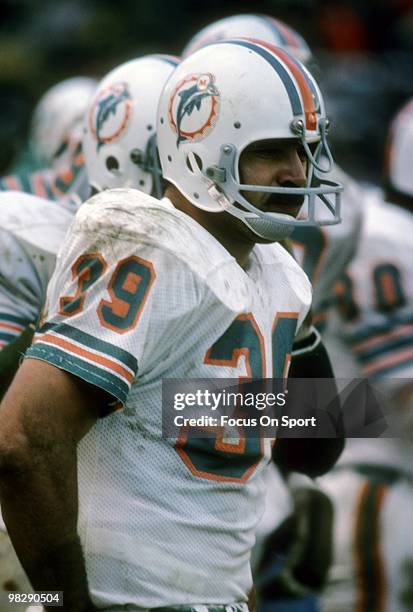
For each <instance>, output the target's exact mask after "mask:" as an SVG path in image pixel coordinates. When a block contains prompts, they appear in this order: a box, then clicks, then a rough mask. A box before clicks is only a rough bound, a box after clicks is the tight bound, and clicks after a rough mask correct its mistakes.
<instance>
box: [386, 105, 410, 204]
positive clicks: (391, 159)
mask: <svg viewBox="0 0 413 612" xmlns="http://www.w3.org/2000/svg"><path fill="white" fill-rule="evenodd" d="M412 159H413V100H410V101H409V102H407V104H405V105H404V106H403V107H402V108H401V109H400V111H399V112H398V113H397V115H396V116H395V118H394V119H393V121H392V123H391V126H390V129H389V134H388V139H387V145H386V154H385V168H384V174H385V180H386V181H387V183H388V185H389V186H390V187H391V188H392V189H394V190H396V191H398V192H400V193H401V194H403V195H407V196H409V197H413V172H412Z"/></svg>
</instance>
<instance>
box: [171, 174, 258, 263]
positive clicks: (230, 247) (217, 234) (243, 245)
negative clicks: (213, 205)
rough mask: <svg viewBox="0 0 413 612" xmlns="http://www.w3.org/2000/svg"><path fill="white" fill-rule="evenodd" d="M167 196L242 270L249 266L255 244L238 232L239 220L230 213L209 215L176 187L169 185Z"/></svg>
mask: <svg viewBox="0 0 413 612" xmlns="http://www.w3.org/2000/svg"><path fill="white" fill-rule="evenodd" d="M165 196H166V197H167V198H169V199H170V201H171V202H172V204H173V205H174V206H175V208H177V209H178V210H180V211H182V212H183V213H185V214H186V215H188V216H190V217H191V218H192V219H194V220H195V221H196V222H197V223H199V224H200V225H202V227H203V228H204V229H206V231H207V232H209V233H210V234H211V235H212V236H213V237H214V238H215V239H216V240H218V242H219V243H220V244H222V246H223V247H224V249H226V250H227V251H228V252H229V253H230V254H231V255H232V256H233V257H234V258H235V259H236V260H237V262H238V264H239V265H240V266H241V267H242V268H246V267H247V265H248V261H249V257H250V254H251V251H252V249H253V248H254V242H252V241H251V240H250V239H248V237H245V236H244V235H242V233H241V232H239V231H236V228H235V226H236V225H237V222H238V219H236V218H235V217H232V216H231V215H229V214H228V213H224V212H223V213H209V212H207V211H204V210H201V209H200V208H197V207H196V206H194V205H193V204H191V203H190V202H188V200H187V199H186V198H185V197H184V196H183V195H182V194H181V193H180V191H178V189H177V188H176V187H175V186H174V185H168V187H167V189H166V191H165Z"/></svg>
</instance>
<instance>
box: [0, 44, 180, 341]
mask: <svg viewBox="0 0 413 612" xmlns="http://www.w3.org/2000/svg"><path fill="white" fill-rule="evenodd" d="M176 64H177V59H176V58H173V57H170V56H167V55H150V56H146V57H143V58H139V59H136V60H132V61H130V62H126V63H125V64H122V65H121V66H118V67H117V68H116V69H114V70H112V71H111V72H110V73H109V74H108V75H107V76H106V77H105V78H104V79H103V80H102V82H101V83H100V84H99V86H98V87H95V90H96V91H95V95H94V96H93V97H92V99H91V100H89V106H86V108H85V109H84V110H86V111H87V120H86V122H85V135H84V146H85V149H86V152H87V153H89V155H88V159H89V163H88V165H87V173H88V180H89V183H90V185H91V186H92V188H94V189H96V190H100V189H104V188H108V187H112V186H117V187H122V186H129V185H131V186H134V187H139V188H140V189H141V190H143V191H145V192H146V193H156V194H157V195H159V190H160V177H161V172H160V167H159V162H158V161H157V158H156V149H155V147H154V145H153V142H154V138H153V136H154V134H155V120H156V105H157V101H158V98H159V93H160V91H161V88H162V86H163V84H164V82H165V81H166V79H167V77H168V76H169V74H170V73H171V71H172V70H173V68H174V67H175V66H176ZM119 88H120V89H119ZM75 91H76V90H75ZM46 101H47V100H46ZM58 101H59V102H62V100H61V96H58ZM64 101H65V100H63V102H64ZM55 105H56V104H55ZM55 105H54V106H55ZM137 105H139V112H137V111H136V110H135V107H136V106H137ZM54 106H53V108H54ZM55 110H56V109H55ZM37 115H39V112H38V113H37ZM43 116H45V119H44V121H46V118H48V119H49V120H51V119H52V118H53V117H50V112H49V114H48V113H40V118H41V117H43ZM40 118H39V119H38V121H37V123H36V125H38V128H37V130H36V131H35V133H39V134H40V125H41V123H42V122H41V121H40ZM149 128H150V129H149ZM61 131H62V130H61ZM81 131H83V130H81ZM64 133H66V132H64ZM52 135H53V134H51V135H50V134H49V138H48V139H46V138H44V139H43V140H41V142H43V149H45V152H44V154H45V155H46V151H47V146H46V145H47V144H49V150H50V151H52V150H54V148H55V146H56V142H57V141H56V137H55V138H54V139H52V145H53V146H52V145H50V143H49V141H50V139H51V136H52ZM55 136H56V135H55ZM39 138H40V136H39ZM92 148H93V149H95V150H96V148H98V153H96V155H90V149H92ZM51 157H52V156H51V155H49V158H51ZM108 160H110V162H111V163H112V164H117V167H116V168H115V167H110V164H109V163H108ZM83 165H84V164H83V161H82V166H83ZM108 166H109V167H108ZM88 190H89V192H90V187H89V188H88ZM75 210H76V207H74V206H73V205H72V204H71V203H70V202H68V201H67V200H66V199H62V200H59V202H57V203H53V202H50V201H48V200H45V199H41V198H37V197H35V196H33V195H28V194H23V193H19V192H17V191H5V192H0V250H1V252H2V257H1V258H0V351H1V350H2V349H3V348H4V347H5V346H7V345H8V344H9V343H10V342H12V341H13V340H15V339H16V338H17V337H18V336H19V335H20V334H21V332H22V331H23V330H24V329H25V328H26V327H27V325H29V324H35V323H36V322H37V320H38V318H39V315H40V311H41V308H42V306H43V303H44V299H45V295H46V287H47V283H48V282H49V280H50V277H51V275H52V272H53V269H54V265H55V260H56V254H57V252H58V250H59V247H60V245H61V243H62V241H63V236H64V234H65V232H66V230H67V228H68V227H69V224H70V221H71V220H72V218H73V215H74V213H75Z"/></svg>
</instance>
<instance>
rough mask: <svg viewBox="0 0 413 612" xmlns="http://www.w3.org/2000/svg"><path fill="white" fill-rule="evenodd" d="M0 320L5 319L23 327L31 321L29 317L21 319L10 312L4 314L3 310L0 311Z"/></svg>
mask: <svg viewBox="0 0 413 612" xmlns="http://www.w3.org/2000/svg"><path fill="white" fill-rule="evenodd" d="M0 321H7V322H8V323H16V324H17V325H22V326H23V327H26V326H27V325H29V323H31V322H32V321H31V319H23V318H22V317H15V316H14V315H11V314H8V313H7V314H6V313H3V312H0Z"/></svg>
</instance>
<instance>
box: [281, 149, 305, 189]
mask: <svg viewBox="0 0 413 612" xmlns="http://www.w3.org/2000/svg"><path fill="white" fill-rule="evenodd" d="M277 183H278V184H279V185H283V184H285V183H289V184H290V185H291V184H293V185H294V186H295V187H305V185H306V184H307V163H306V161H304V160H303V158H302V156H301V155H300V153H299V151H298V149H297V148H296V147H295V146H292V147H288V148H286V149H285V151H284V155H283V159H282V163H281V164H280V166H279V168H278V172H277Z"/></svg>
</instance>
